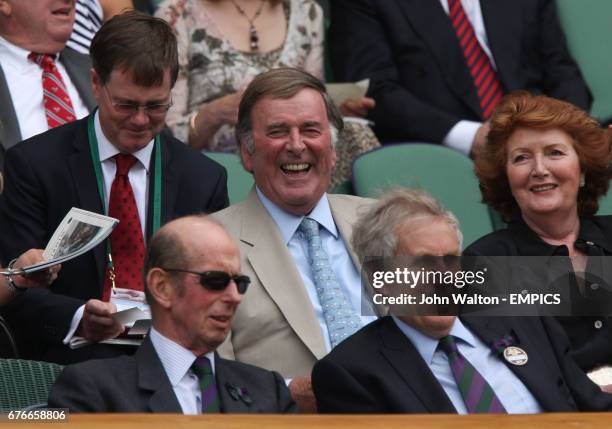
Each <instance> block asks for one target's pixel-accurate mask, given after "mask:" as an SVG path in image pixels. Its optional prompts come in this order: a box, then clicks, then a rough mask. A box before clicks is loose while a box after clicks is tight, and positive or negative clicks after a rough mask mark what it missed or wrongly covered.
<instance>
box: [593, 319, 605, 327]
mask: <svg viewBox="0 0 612 429" xmlns="http://www.w3.org/2000/svg"><path fill="white" fill-rule="evenodd" d="M593 326H595V329H601V327H602V326H603V322H602V321H601V320H596V321H595V323H593Z"/></svg>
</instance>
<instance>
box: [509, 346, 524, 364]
mask: <svg viewBox="0 0 612 429" xmlns="http://www.w3.org/2000/svg"><path fill="white" fill-rule="evenodd" d="M504 359H506V360H507V361H508V363H511V364H512V365H525V364H526V363H527V361H528V360H529V358H528V357H527V353H525V350H523V349H522V348H520V347H516V346H509V347H506V348H505V349H504Z"/></svg>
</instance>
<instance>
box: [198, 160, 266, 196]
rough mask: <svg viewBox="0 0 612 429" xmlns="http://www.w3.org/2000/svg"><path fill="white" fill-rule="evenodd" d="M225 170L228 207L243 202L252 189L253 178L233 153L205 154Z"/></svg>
mask: <svg viewBox="0 0 612 429" xmlns="http://www.w3.org/2000/svg"><path fill="white" fill-rule="evenodd" d="M206 156H208V157H209V158H212V159H214V160H215V161H217V162H218V163H219V164H221V165H222V166H224V167H225V169H226V170H227V192H228V194H229V200H230V205H231V204H236V203H239V202H240V201H243V200H244V199H245V198H246V196H247V195H248V193H249V191H250V190H251V188H252V187H253V183H254V182H255V181H254V180H253V176H252V175H251V173H249V172H247V171H246V170H245V169H244V168H243V167H242V164H241V163H240V157H239V156H238V155H236V154H234V153H221V152H206Z"/></svg>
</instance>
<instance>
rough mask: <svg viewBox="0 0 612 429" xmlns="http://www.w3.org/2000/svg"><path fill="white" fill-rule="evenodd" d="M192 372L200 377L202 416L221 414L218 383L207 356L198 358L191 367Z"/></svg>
mask: <svg viewBox="0 0 612 429" xmlns="http://www.w3.org/2000/svg"><path fill="white" fill-rule="evenodd" d="M191 370H192V371H193V372H194V374H195V375H197V376H198V379H199V381H200V391H201V392H202V414H204V413H219V412H220V407H219V395H218V394H217V383H216V382H215V375H214V374H213V372H212V367H211V366H210V361H209V360H208V358H207V357H206V356H200V357H198V358H197V359H196V360H195V361H194V362H193V365H191Z"/></svg>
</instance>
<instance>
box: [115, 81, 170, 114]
mask: <svg viewBox="0 0 612 429" xmlns="http://www.w3.org/2000/svg"><path fill="white" fill-rule="evenodd" d="M103 88H104V92H105V93H106V96H107V97H108V99H109V100H110V102H111V104H112V105H113V107H114V108H115V110H116V111H117V112H119V113H121V114H122V115H126V116H127V115H135V114H136V113H138V111H139V110H140V108H141V107H142V108H143V109H144V110H145V113H147V114H148V115H151V116H161V115H164V114H165V113H166V112H167V111H168V110H169V109H170V107H172V99H170V103H154V104H149V103H145V104H139V103H117V102H116V101H115V100H114V99H113V96H112V95H111V93H110V92H109V91H108V88H107V87H106V86H104V87H103Z"/></svg>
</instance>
